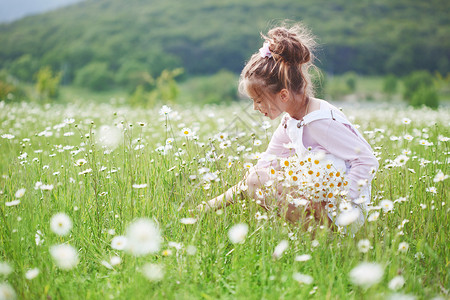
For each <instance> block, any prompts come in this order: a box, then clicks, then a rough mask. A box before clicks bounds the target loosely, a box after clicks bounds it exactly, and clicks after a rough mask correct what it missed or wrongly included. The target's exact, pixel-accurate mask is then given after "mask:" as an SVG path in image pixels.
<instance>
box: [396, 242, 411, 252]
mask: <svg viewBox="0 0 450 300" xmlns="http://www.w3.org/2000/svg"><path fill="white" fill-rule="evenodd" d="M408 248H409V244H408V243H407V242H401V243H400V244H399V245H398V251H399V252H403V253H406V252H408Z"/></svg>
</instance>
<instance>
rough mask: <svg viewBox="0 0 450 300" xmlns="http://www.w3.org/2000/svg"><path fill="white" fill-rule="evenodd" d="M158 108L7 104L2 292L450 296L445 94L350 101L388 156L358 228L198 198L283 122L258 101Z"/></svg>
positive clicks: (1, 194) (2, 130) (0, 106)
mask: <svg viewBox="0 0 450 300" xmlns="http://www.w3.org/2000/svg"><path fill="white" fill-rule="evenodd" d="M160 109H161V107H158V108H157V109H154V110H144V109H138V108H129V107H124V106H112V105H108V104H86V102H75V103H74V104H64V105H63V104H60V105H58V104H57V105H37V104H29V103H22V104H5V103H3V102H2V103H0V122H1V127H0V136H1V138H0V146H1V152H0V174H1V178H0V199H1V200H0V202H1V203H0V222H1V226H0V282H3V283H0V299H13V298H14V295H15V296H16V297H17V298H19V299H219V298H220V299H308V298H313V299H430V298H434V297H436V298H437V299H448V297H449V288H450V280H449V274H448V270H449V261H450V253H449V247H448V239H449V232H450V225H449V220H448V214H449V203H448V202H449V201H448V197H449V190H448V179H447V177H448V176H447V175H448V174H449V168H448V161H449V153H450V149H449V142H448V136H449V125H450V124H449V119H450V118H449V110H448V109H447V108H442V109H441V110H437V111H436V110H428V109H420V110H412V109H401V110H399V109H396V108H390V107H389V106H387V105H386V106H383V105H380V106H379V107H377V108H370V109H369V108H364V107H360V108H356V107H355V106H353V107H344V109H343V110H344V112H345V113H346V115H347V116H348V117H349V118H350V120H351V121H353V122H354V123H355V124H358V125H359V126H360V127H359V129H360V131H361V132H362V133H363V134H364V136H365V137H366V139H367V140H368V142H369V143H370V144H371V145H372V147H373V149H374V152H375V154H376V156H377V158H379V162H380V168H379V171H378V173H377V175H376V177H375V179H374V181H373V186H372V196H373V202H374V207H373V211H371V212H370V215H371V216H372V217H371V222H367V223H366V225H365V226H364V227H363V228H362V229H361V230H360V231H359V232H358V233H357V234H356V235H355V236H354V237H352V236H349V235H342V234H340V233H339V232H336V231H332V230H330V229H328V228H327V227H317V228H314V229H313V230H302V229H300V228H299V227H298V226H293V225H291V224H287V223H286V222H285V220H283V219H282V218H279V217H277V216H276V214H274V213H269V212H265V211H263V210H262V209H261V208H260V207H259V206H258V205H256V204H255V203H254V201H253V200H251V199H245V200H243V201H239V202H238V203H237V204H235V205H233V206H229V207H227V208H225V209H223V210H219V211H217V212H211V213H199V214H194V215H193V214H191V213H189V212H188V211H189V210H190V209H192V208H194V207H195V206H196V205H197V204H199V203H201V202H202V201H205V200H208V199H210V198H211V197H213V196H215V195H218V194H220V193H222V192H223V191H225V190H226V189H227V188H228V187H230V186H232V185H234V184H235V183H237V182H238V181H239V180H240V179H241V178H242V176H243V175H244V174H245V172H246V167H245V166H246V164H245V163H248V162H250V163H253V164H254V163H255V162H256V161H255V160H254V159H252V157H253V158H254V157H255V155H254V154H258V153H261V152H263V151H264V150H265V146H266V145H267V143H268V141H269V139H270V134H271V132H273V131H274V130H275V128H276V126H277V121H275V122H266V123H263V121H264V120H262V119H261V118H260V117H259V116H257V115H255V114H254V113H253V112H252V111H251V107H249V103H248V102H242V103H235V104H233V105H232V106H209V107H204V108H186V107H172V112H168V111H166V114H165V113H164V111H160ZM269 126H271V127H269ZM268 127H269V128H268ZM386 200H387V201H386ZM59 213H63V215H60V214H59ZM58 214H59V215H58ZM377 214H379V215H378V217H377ZM237 224H245V225H246V226H247V230H248V231H247V232H246V231H245V230H244V231H241V232H240V236H241V237H245V239H244V240H243V242H242V243H233V242H232V241H233V239H230V237H229V233H230V229H231V228H232V227H233V226H235V225H237ZM245 225H244V226H243V228H244V229H245ZM61 245H66V246H61ZM67 245H70V247H68V246H67ZM274 251H275V255H274ZM362 263H370V264H368V265H367V264H366V265H364V264H362ZM8 296H10V297H9V298H8ZM2 297H3V298H2Z"/></svg>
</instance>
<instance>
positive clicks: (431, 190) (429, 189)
mask: <svg viewBox="0 0 450 300" xmlns="http://www.w3.org/2000/svg"><path fill="white" fill-rule="evenodd" d="M425 191H427V192H430V193H433V194H437V189H436V187H434V186H430V187H427V188H426V189H425Z"/></svg>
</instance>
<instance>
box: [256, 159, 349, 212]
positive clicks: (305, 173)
mask: <svg viewBox="0 0 450 300" xmlns="http://www.w3.org/2000/svg"><path fill="white" fill-rule="evenodd" d="M279 166H280V169H278V170H275V169H274V168H273V169H271V170H270V174H271V175H272V177H273V179H274V181H275V180H276V181H277V182H278V183H279V184H278V188H279V187H280V185H281V187H282V190H283V192H285V194H286V198H287V200H288V201H289V202H290V203H292V204H294V205H296V206H299V205H307V204H308V203H309V202H326V203H327V204H326V207H327V209H328V211H330V212H331V211H335V210H336V207H337V206H339V205H341V204H343V205H345V203H348V200H347V193H348V191H347V187H348V181H347V180H346V178H345V163H344V162H343V161H342V160H339V159H337V158H335V157H334V156H331V155H326V154H323V153H308V154H307V155H305V156H303V157H299V156H297V155H293V156H291V157H289V158H283V159H280V160H279ZM271 183H272V182H269V184H266V187H265V193H270V190H271V188H272V192H274V189H275V187H274V185H273V184H271Z"/></svg>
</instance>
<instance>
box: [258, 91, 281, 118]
mask: <svg viewBox="0 0 450 300" xmlns="http://www.w3.org/2000/svg"><path fill="white" fill-rule="evenodd" d="M250 96H251V98H252V100H253V109H254V110H258V111H259V112H260V113H262V114H263V115H264V116H266V117H268V118H270V119H271V120H274V119H276V118H277V117H278V116H279V115H281V114H282V113H283V112H284V111H285V107H284V106H285V103H284V102H283V101H281V96H280V93H277V94H275V95H272V94H260V95H258V96H254V97H252V95H250Z"/></svg>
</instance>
